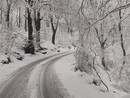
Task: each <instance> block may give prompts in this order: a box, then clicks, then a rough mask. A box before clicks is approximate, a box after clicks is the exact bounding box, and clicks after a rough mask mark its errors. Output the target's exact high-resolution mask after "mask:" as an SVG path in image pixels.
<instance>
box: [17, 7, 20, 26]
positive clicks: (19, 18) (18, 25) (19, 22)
mask: <svg viewBox="0 0 130 98" xmlns="http://www.w3.org/2000/svg"><path fill="white" fill-rule="evenodd" d="M17 23H18V24H17V25H18V27H19V28H20V27H21V8H20V7H19V9H18V22H17Z"/></svg>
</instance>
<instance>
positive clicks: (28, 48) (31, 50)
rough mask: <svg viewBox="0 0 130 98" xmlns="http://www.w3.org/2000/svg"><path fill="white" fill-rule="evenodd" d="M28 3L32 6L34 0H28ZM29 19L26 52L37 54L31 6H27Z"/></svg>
mask: <svg viewBox="0 0 130 98" xmlns="http://www.w3.org/2000/svg"><path fill="white" fill-rule="evenodd" d="M27 3H28V4H29V5H30V6H32V0H28V2H27ZM27 20H28V45H27V46H26V47H25V53H31V54H35V48H34V44H33V26H32V17H31V11H30V9H29V8H27Z"/></svg>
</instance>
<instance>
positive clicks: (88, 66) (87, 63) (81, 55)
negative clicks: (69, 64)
mask: <svg viewBox="0 0 130 98" xmlns="http://www.w3.org/2000/svg"><path fill="white" fill-rule="evenodd" d="M75 58H76V61H77V66H76V68H75V69H76V70H80V71H81V72H86V73H88V74H91V73H92V61H91V60H92V58H91V55H90V54H89V53H88V52H87V51H86V50H85V49H84V48H82V47H80V48H77V50H76V53H75Z"/></svg>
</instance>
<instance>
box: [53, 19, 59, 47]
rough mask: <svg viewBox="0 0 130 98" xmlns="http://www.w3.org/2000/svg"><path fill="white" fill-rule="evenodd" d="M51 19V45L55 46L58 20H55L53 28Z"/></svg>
mask: <svg viewBox="0 0 130 98" xmlns="http://www.w3.org/2000/svg"><path fill="white" fill-rule="evenodd" d="M53 21H54V20H53V17H51V27H52V32H53V34H52V43H53V44H54V45H55V37H56V31H57V28H58V20H57V23H56V24H55V25H56V26H55V27H54V22H53Z"/></svg>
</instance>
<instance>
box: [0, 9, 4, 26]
mask: <svg viewBox="0 0 130 98" xmlns="http://www.w3.org/2000/svg"><path fill="white" fill-rule="evenodd" d="M2 15H3V10H2V7H1V8H0V24H2Z"/></svg>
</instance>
